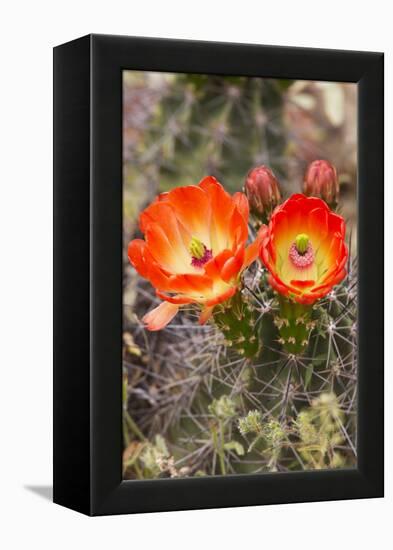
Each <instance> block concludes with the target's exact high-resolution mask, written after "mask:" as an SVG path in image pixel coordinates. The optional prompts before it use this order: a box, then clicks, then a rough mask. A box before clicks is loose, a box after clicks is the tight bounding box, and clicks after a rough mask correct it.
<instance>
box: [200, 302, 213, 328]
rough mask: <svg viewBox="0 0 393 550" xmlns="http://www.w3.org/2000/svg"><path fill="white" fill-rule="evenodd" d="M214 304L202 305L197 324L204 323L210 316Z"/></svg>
mask: <svg viewBox="0 0 393 550" xmlns="http://www.w3.org/2000/svg"><path fill="white" fill-rule="evenodd" d="M213 309H214V306H210V307H204V308H203V309H202V311H201V314H200V315H199V320H198V321H199V324H200V325H204V324H205V323H206V322H207V321H208V320H209V319H210V317H211V316H212V314H213Z"/></svg>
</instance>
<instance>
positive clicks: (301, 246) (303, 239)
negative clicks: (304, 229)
mask: <svg viewBox="0 0 393 550" xmlns="http://www.w3.org/2000/svg"><path fill="white" fill-rule="evenodd" d="M309 242H310V239H309V237H308V235H306V233H299V235H297V236H296V239H295V244H296V250H297V251H298V252H299V254H305V253H306V252H307V248H308V243H309Z"/></svg>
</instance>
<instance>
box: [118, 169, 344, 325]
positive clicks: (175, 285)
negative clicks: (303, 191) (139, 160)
mask: <svg viewBox="0 0 393 550" xmlns="http://www.w3.org/2000/svg"><path fill="white" fill-rule="evenodd" d="M248 218H249V202H248V199H247V197H246V195H244V194H243V193H240V192H238V193H235V194H234V195H233V196H231V195H229V194H228V193H227V192H226V191H225V190H224V188H223V187H222V185H221V184H220V183H219V182H218V181H217V180H216V179H215V178H213V177H210V176H208V177H206V178H204V179H203V180H202V181H201V182H200V183H199V185H196V186H194V185H191V186H186V187H177V188H175V189H172V190H171V191H169V192H168V193H163V194H161V195H159V196H158V197H157V199H156V200H155V201H154V202H153V203H152V204H150V206H148V207H147V208H146V209H145V210H144V211H143V212H142V213H141V215H140V218H139V225H140V230H141V232H142V233H143V234H144V237H145V239H144V240H142V239H134V240H133V241H131V243H130V244H129V247H128V257H129V259H130V262H131V263H132V265H133V266H134V267H135V269H136V270H137V271H138V273H139V274H140V275H141V276H142V277H144V278H146V279H148V280H149V281H150V283H151V284H152V285H153V287H154V288H155V289H156V293H157V296H158V297H159V298H161V299H162V300H163V301H162V303H161V304H160V305H159V306H158V307H156V308H155V309H153V310H152V311H150V312H149V313H147V315H145V317H144V318H143V321H144V323H145V324H146V327H147V328H148V329H149V330H160V329H162V328H164V327H165V326H166V325H167V324H168V323H169V322H170V321H171V319H172V318H173V317H174V316H175V315H176V313H177V312H178V310H179V307H180V306H181V305H183V304H198V305H199V306H200V308H201V313H200V317H199V322H200V323H201V324H203V323H205V322H206V321H207V320H208V319H209V317H210V316H211V315H212V312H213V309H214V307H215V306H216V305H217V304H219V303H222V302H225V301H227V300H228V299H230V298H231V297H232V296H233V295H234V294H235V293H236V292H237V290H238V289H239V287H240V284H241V275H242V272H243V271H244V270H245V269H246V268H247V267H248V266H249V265H250V264H251V263H252V262H254V261H255V260H256V259H257V258H258V255H259V256H260V258H261V259H262V261H263V263H264V264H265V266H266V268H267V269H268V270H269V272H270V273H269V282H270V284H271V286H272V287H273V288H274V289H275V290H276V291H277V292H279V293H280V294H283V295H284V296H288V297H290V298H292V299H294V300H295V301H297V302H299V303H304V304H310V303H313V302H314V301H316V300H317V299H319V298H321V297H322V296H324V295H325V294H327V293H328V292H329V291H330V289H331V288H332V286H334V285H335V284H337V283H338V282H340V281H341V280H342V279H343V278H344V277H345V274H346V272H345V263H346V259H347V248H346V246H345V243H344V236H345V224H344V220H343V219H342V218H341V217H340V216H338V215H336V214H334V213H333V212H331V211H330V209H329V207H328V206H327V205H326V203H325V202H324V201H322V200H321V199H318V198H314V197H310V198H307V197H305V196H304V195H293V196H292V197H290V198H289V199H288V200H287V201H286V202H284V203H283V204H282V205H280V206H278V207H277V208H276V209H275V210H274V212H273V214H272V215H271V218H270V222H269V225H268V226H265V225H263V226H262V227H261V229H260V230H259V232H258V233H257V235H256V238H255V240H254V241H253V242H252V243H251V244H249V245H248V246H247V240H248Z"/></svg>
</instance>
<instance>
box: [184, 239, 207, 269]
mask: <svg viewBox="0 0 393 550" xmlns="http://www.w3.org/2000/svg"><path fill="white" fill-rule="evenodd" d="M189 251H190V254H191V256H192V258H191V265H192V266H193V267H203V266H204V265H205V263H206V262H208V261H209V260H211V259H212V257H213V252H212V251H211V250H209V249H208V248H207V247H206V246H205V245H204V244H203V242H202V241H200V240H199V239H198V238H197V237H192V239H191V242H190V246H189Z"/></svg>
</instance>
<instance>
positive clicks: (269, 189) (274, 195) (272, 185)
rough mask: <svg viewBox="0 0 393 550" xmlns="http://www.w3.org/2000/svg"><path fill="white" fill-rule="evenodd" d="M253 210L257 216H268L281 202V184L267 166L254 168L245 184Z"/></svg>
mask: <svg viewBox="0 0 393 550" xmlns="http://www.w3.org/2000/svg"><path fill="white" fill-rule="evenodd" d="M244 192H245V194H246V195H247V198H248V202H249V204H250V210H251V212H252V213H253V214H254V215H255V216H257V217H259V218H260V217H266V216H267V215H269V214H270V213H271V212H272V210H273V209H274V208H275V207H276V206H277V205H278V204H279V203H280V201H281V193H280V184H279V183H278V181H277V179H276V177H275V175H274V174H273V172H272V171H271V170H270V168H268V167H267V166H264V165H262V166H258V167H257V168H253V169H252V170H250V172H249V173H248V175H247V178H246V182H245V184H244Z"/></svg>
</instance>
